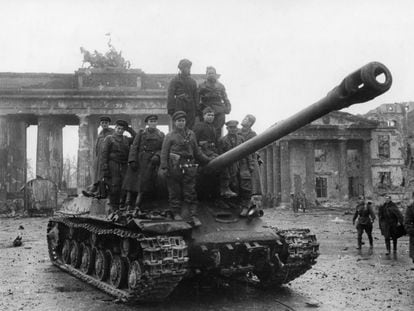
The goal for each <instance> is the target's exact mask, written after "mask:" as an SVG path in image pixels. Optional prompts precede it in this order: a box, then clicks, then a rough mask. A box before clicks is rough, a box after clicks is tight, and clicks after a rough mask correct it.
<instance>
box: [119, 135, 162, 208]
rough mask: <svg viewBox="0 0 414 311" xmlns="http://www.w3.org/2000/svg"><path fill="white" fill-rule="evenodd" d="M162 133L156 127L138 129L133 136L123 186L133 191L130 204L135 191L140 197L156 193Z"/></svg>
mask: <svg viewBox="0 0 414 311" xmlns="http://www.w3.org/2000/svg"><path fill="white" fill-rule="evenodd" d="M164 136H165V135H164V133H163V132H161V131H160V130H159V129H157V128H148V127H147V128H146V129H145V130H140V131H139V132H138V134H137V135H136V136H135V138H134V141H133V143H132V145H131V148H130V150H129V156H128V163H129V164H130V165H129V167H128V174H127V178H125V181H124V185H123V188H124V189H125V190H127V191H130V192H133V193H135V194H134V195H133V196H132V197H131V199H130V200H131V202H130V203H131V204H133V203H135V199H136V193H140V199H139V201H141V200H144V199H148V198H150V197H152V196H154V195H155V194H156V181H157V172H158V168H159V163H160V153H161V147H162V143H163V141H164Z"/></svg>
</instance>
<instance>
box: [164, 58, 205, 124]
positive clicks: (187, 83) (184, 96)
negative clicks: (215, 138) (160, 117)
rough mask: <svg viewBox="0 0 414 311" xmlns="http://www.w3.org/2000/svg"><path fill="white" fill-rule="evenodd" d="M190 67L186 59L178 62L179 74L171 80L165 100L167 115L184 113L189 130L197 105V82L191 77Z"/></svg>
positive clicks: (193, 121)
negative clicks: (178, 112)
mask: <svg viewBox="0 0 414 311" xmlns="http://www.w3.org/2000/svg"><path fill="white" fill-rule="evenodd" d="M191 65H192V63H191V61H189V60H188V59H182V60H180V62H179V63H178V69H179V70H180V73H179V74H178V75H177V76H175V77H174V78H173V79H172V80H171V82H170V84H169V86H168V98H167V111H168V114H169V115H170V116H172V115H173V114H174V113H175V112H177V111H184V112H185V113H186V115H187V128H189V129H192V128H193V126H194V123H195V117H196V110H197V104H198V92H197V82H196V81H195V80H194V79H193V78H192V77H191Z"/></svg>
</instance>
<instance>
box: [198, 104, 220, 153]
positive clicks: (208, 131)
mask: <svg viewBox="0 0 414 311" xmlns="http://www.w3.org/2000/svg"><path fill="white" fill-rule="evenodd" d="M213 122H214V110H213V109H212V108H210V107H207V108H204V110H203V121H202V122H199V123H197V124H196V125H195V127H194V133H195V136H196V139H197V143H198V146H199V147H200V149H201V151H202V152H203V153H204V154H205V155H206V156H208V157H217V134H216V130H215V128H214V125H213Z"/></svg>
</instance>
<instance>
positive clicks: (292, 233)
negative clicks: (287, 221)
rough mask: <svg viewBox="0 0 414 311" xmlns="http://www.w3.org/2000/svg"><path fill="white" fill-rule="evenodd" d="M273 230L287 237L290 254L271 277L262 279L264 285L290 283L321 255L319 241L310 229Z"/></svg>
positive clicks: (309, 267)
mask: <svg viewBox="0 0 414 311" xmlns="http://www.w3.org/2000/svg"><path fill="white" fill-rule="evenodd" d="M273 230H274V231H275V232H276V233H277V234H278V235H281V236H282V237H283V238H284V239H285V241H286V243H287V246H288V253H289V255H288V257H287V258H286V260H283V262H282V263H281V264H280V266H279V268H278V269H275V270H274V272H273V273H272V274H271V276H270V277H269V278H267V279H266V280H261V283H262V284H261V285H263V286H280V285H282V284H286V283H289V282H290V281H292V280H294V279H296V278H298V277H299V276H301V275H302V274H304V273H305V272H306V271H308V270H309V269H311V267H312V265H314V264H315V263H316V258H317V257H318V256H319V243H318V242H317V240H316V236H315V235H314V234H312V233H311V232H310V230H309V229H287V230H279V229H277V228H273ZM262 281H263V282H262Z"/></svg>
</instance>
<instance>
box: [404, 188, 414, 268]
mask: <svg viewBox="0 0 414 311" xmlns="http://www.w3.org/2000/svg"><path fill="white" fill-rule="evenodd" d="M412 197H413V198H414V192H413V194H412ZM404 227H405V230H406V231H407V234H408V236H409V237H410V244H409V250H410V257H411V259H412V260H413V263H414V201H413V200H411V204H410V205H409V206H408V207H407V209H406V211H405V219H404ZM413 269H414V268H412V270H413Z"/></svg>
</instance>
